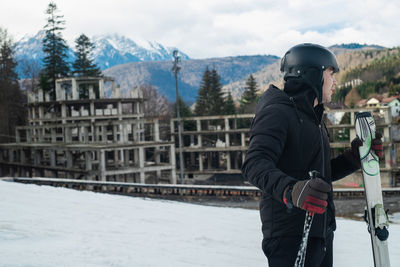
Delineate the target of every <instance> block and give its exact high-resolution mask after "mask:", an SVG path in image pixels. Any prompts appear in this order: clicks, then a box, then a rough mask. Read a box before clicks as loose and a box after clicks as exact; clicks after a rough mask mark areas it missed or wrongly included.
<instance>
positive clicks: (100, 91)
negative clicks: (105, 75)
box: [99, 79, 104, 98]
mask: <svg viewBox="0 0 400 267" xmlns="http://www.w3.org/2000/svg"><path fill="white" fill-rule="evenodd" d="M99 95H100V98H104V80H103V79H101V80H99Z"/></svg>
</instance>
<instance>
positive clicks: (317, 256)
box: [242, 44, 382, 267]
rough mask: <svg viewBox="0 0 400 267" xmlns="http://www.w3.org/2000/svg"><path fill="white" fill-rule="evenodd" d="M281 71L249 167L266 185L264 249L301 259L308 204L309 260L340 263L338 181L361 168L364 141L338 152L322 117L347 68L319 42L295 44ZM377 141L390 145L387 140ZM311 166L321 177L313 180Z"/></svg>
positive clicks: (260, 116) (279, 257)
mask: <svg viewBox="0 0 400 267" xmlns="http://www.w3.org/2000/svg"><path fill="white" fill-rule="evenodd" d="M281 71H282V72H284V80H285V84H284V89H283V91H282V90H280V89H278V88H277V87H275V86H273V85H271V86H270V88H269V89H268V90H267V91H266V92H265V93H264V94H263V96H262V98H261V100H260V102H259V103H258V105H257V109H256V115H255V118H254V120H253V123H252V126H251V131H250V147H249V150H248V151H247V154H246V160H245V162H244V164H243V167H242V172H243V175H244V176H245V177H246V178H247V179H248V180H249V181H250V182H251V183H252V184H253V185H255V186H257V187H258V188H259V189H260V190H262V192H263V196H262V199H261V202H260V215H261V221H262V232H263V237H264V238H263V242H262V248H263V251H264V254H265V255H266V256H267V258H268V262H269V267H275V266H276V267H285V266H291V267H292V266H293V265H294V262H295V259H296V255H297V252H298V250H299V245H300V242H301V235H302V233H303V227H304V218H305V214H306V211H311V212H314V214H315V215H314V220H313V223H312V227H311V230H310V235H309V239H308V245H307V252H306V261H305V265H306V266H332V264H333V263H332V262H333V260H332V243H333V231H334V230H335V228H336V223H335V207H334V203H333V199H332V196H333V194H332V182H333V181H336V180H338V179H341V178H343V177H345V176H347V175H349V174H351V173H352V172H354V171H356V170H357V169H358V168H359V167H360V158H359V154H358V147H359V146H360V145H361V141H360V140H358V139H355V140H353V142H352V144H351V149H348V150H346V151H345V152H344V153H343V154H341V155H340V156H338V157H337V158H334V159H330V146H329V138H328V132H327V130H326V127H325V125H324V123H323V120H322V117H323V112H324V106H323V104H324V103H329V102H330V101H331V96H332V93H333V92H334V89H335V85H336V83H337V82H336V79H335V78H334V74H335V73H336V72H338V71H339V66H338V64H337V61H336V57H335V55H334V54H333V53H332V52H331V51H329V50H328V49H326V48H325V47H322V46H320V45H316V44H300V45H297V46H294V47H292V48H291V49H290V50H289V51H288V52H287V53H286V54H285V56H284V57H283V58H282V61H281ZM374 144H375V147H376V148H379V149H380V150H381V149H382V142H380V143H379V140H374ZM380 152H381V151H380ZM310 171H317V172H318V173H319V174H318V178H316V179H310V176H309V172H310Z"/></svg>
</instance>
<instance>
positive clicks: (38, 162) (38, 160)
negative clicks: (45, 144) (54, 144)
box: [34, 150, 42, 176]
mask: <svg viewBox="0 0 400 267" xmlns="http://www.w3.org/2000/svg"><path fill="white" fill-rule="evenodd" d="M41 158H42V155H41V153H40V151H39V150H34V165H35V166H39V165H41V161H42V159H41ZM34 175H35V176H40V171H39V170H38V169H35V174H34Z"/></svg>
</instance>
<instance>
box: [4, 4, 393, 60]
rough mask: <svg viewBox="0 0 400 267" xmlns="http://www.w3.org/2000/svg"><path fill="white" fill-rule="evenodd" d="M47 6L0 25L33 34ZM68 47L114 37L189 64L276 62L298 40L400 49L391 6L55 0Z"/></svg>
mask: <svg viewBox="0 0 400 267" xmlns="http://www.w3.org/2000/svg"><path fill="white" fill-rule="evenodd" d="M48 3H49V1H48V0H35V1H22V0H14V1H7V3H4V4H3V6H2V9H1V10H0V26H2V27H5V28H7V29H8V30H9V32H10V33H11V34H13V35H15V37H16V39H18V38H21V37H22V35H24V34H26V33H29V34H34V33H36V32H37V31H39V30H40V29H41V28H42V27H43V26H44V24H45V22H46V20H45V19H46V15H45V14H44V11H45V9H46V7H47V5H48ZM56 4H57V6H58V7H59V9H60V13H61V14H63V15H64V18H65V20H66V22H67V23H66V30H65V31H64V36H65V38H67V39H68V40H69V42H70V43H72V42H73V40H74V39H75V38H76V37H78V36H79V34H81V33H85V34H86V35H88V36H93V35H97V34H105V33H118V34H121V35H124V36H127V37H129V38H131V39H133V40H138V39H139V40H154V41H158V42H160V43H162V44H163V45H167V46H175V47H178V48H179V49H181V50H182V51H184V52H185V53H187V54H188V55H189V56H191V57H194V58H206V57H219V56H233V55H246V54H275V55H278V56H282V55H283V53H284V52H285V51H286V50H287V49H289V48H290V47H291V46H293V45H295V44H297V43H301V42H315V43H320V44H322V45H333V44H335V43H350V42H359V43H373V44H380V45H384V46H388V47H392V46H397V45H399V44H400V35H399V34H398V30H397V29H398V28H400V20H399V19H398V15H399V14H400V2H399V1H397V0H386V1H379V0H353V1H348V0H331V1H314V0H288V1H281V0H267V1H266V0H247V1H245V0H193V1H185V0H169V1H165V0H146V1H143V0H134V1H128V0H114V1H104V0H97V1H94V0H90V1H77V0H69V1H56Z"/></svg>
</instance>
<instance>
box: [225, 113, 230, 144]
mask: <svg viewBox="0 0 400 267" xmlns="http://www.w3.org/2000/svg"><path fill="white" fill-rule="evenodd" d="M225 130H226V131H228V130H230V128H229V119H228V118H225ZM225 146H227V147H229V146H230V141H229V133H228V132H227V133H225Z"/></svg>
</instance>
